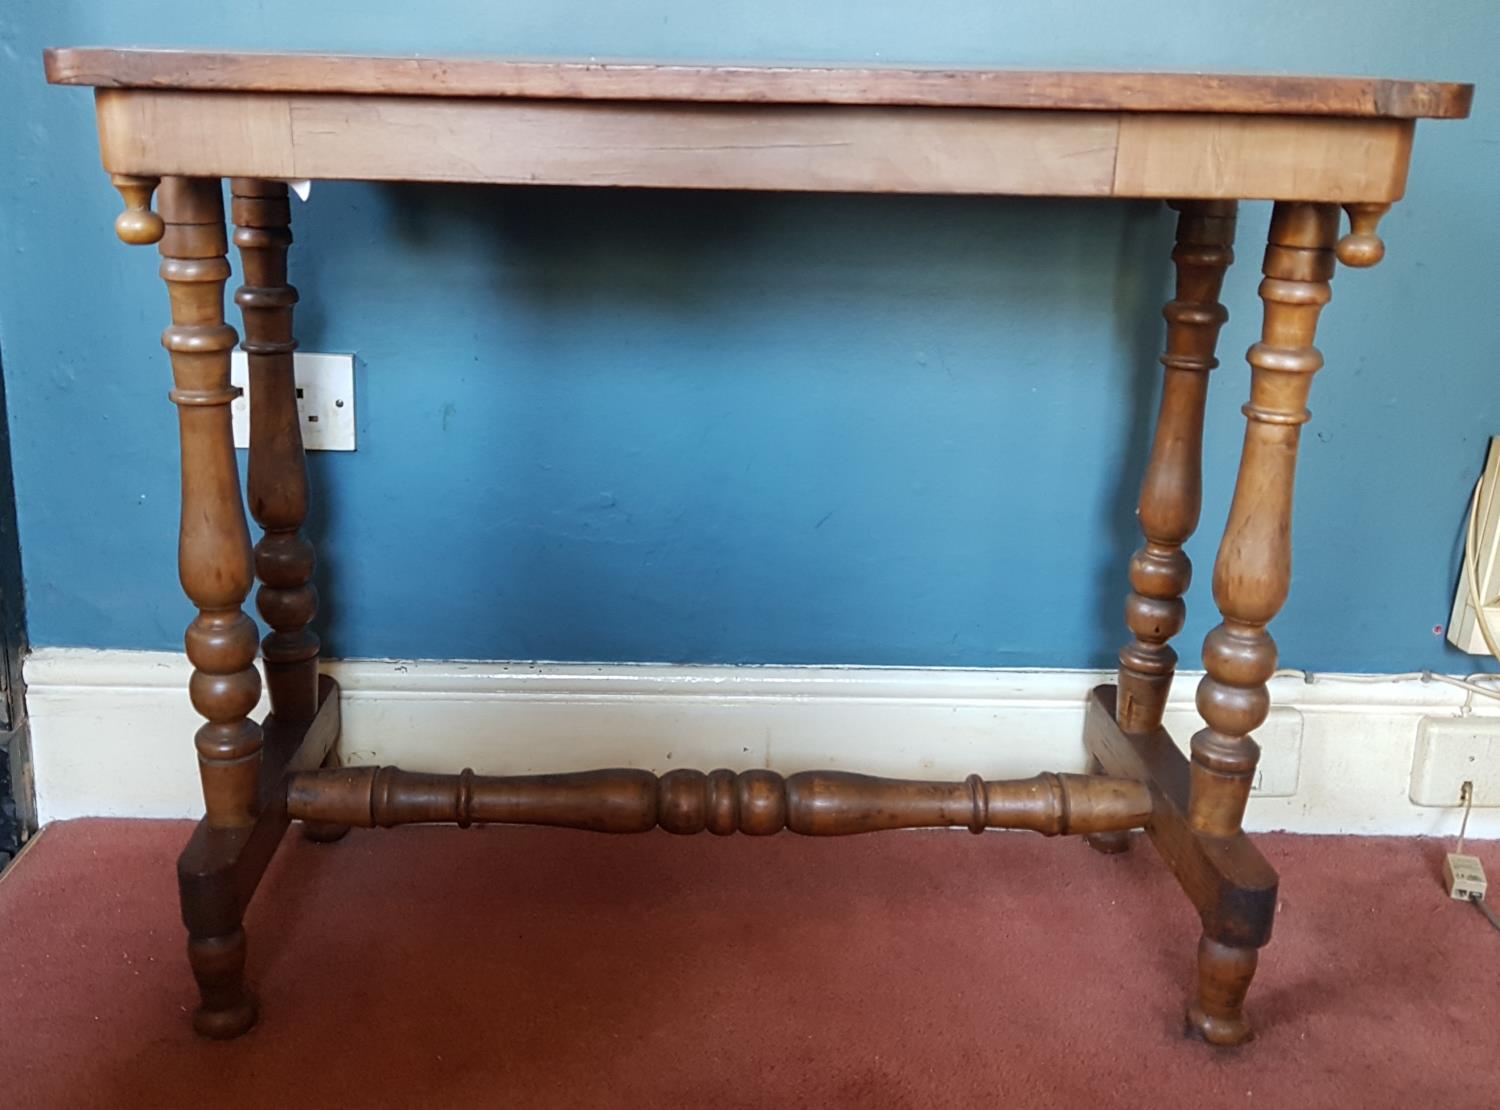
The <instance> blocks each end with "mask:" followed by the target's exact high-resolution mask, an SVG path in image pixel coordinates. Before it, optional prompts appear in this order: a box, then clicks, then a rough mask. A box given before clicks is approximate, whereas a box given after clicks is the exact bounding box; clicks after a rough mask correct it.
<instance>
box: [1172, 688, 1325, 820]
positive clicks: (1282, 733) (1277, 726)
mask: <svg viewBox="0 0 1500 1110" xmlns="http://www.w3.org/2000/svg"><path fill="white" fill-rule="evenodd" d="M1162 724H1163V725H1165V726H1166V729H1167V731H1168V732H1170V733H1171V734H1172V739H1173V740H1174V741H1175V742H1176V743H1177V746H1178V747H1180V748H1181V749H1182V750H1183V752H1184V753H1186V752H1187V751H1188V746H1189V744H1190V743H1191V742H1192V738H1193V733H1195V732H1197V731H1198V730H1199V729H1201V728H1202V727H1203V718H1202V717H1200V716H1198V714H1197V713H1196V712H1195V711H1194V710H1192V709H1169V710H1167V712H1166V715H1165V717H1164V718H1163V720H1162ZM1255 742H1256V743H1257V744H1259V745H1260V763H1259V764H1257V765H1256V768H1255V778H1254V779H1253V780H1252V781H1251V783H1250V794H1251V796H1252V797H1256V798H1290V797H1291V796H1292V795H1293V794H1295V793H1297V778H1298V775H1299V772H1300V771H1301V767H1302V714H1301V713H1299V712H1298V711H1297V710H1295V709H1290V708H1287V707H1286V706H1275V707H1273V708H1272V710H1271V712H1270V714H1268V715H1267V717H1266V720H1265V723H1264V724H1262V725H1261V726H1260V728H1258V729H1256V730H1255Z"/></svg>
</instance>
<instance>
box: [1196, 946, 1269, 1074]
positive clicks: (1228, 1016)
mask: <svg viewBox="0 0 1500 1110" xmlns="http://www.w3.org/2000/svg"><path fill="white" fill-rule="evenodd" d="M1259 959H1260V952H1259V950H1257V949H1254V948H1232V947H1230V946H1229V945H1227V944H1220V943H1219V942H1218V941H1216V940H1211V939H1209V938H1208V937H1203V938H1202V939H1200V940H1199V941H1198V990H1197V994H1196V996H1195V997H1194V998H1193V1000H1192V1001H1191V1002H1190V1003H1189V1004H1188V1010H1187V1032H1188V1034H1189V1035H1190V1036H1194V1037H1201V1038H1202V1039H1203V1040H1205V1041H1207V1042H1208V1043H1209V1044H1212V1045H1220V1046H1222V1047H1226V1048H1227V1047H1232V1046H1234V1045H1240V1044H1244V1043H1245V1042H1246V1041H1248V1040H1249V1039H1250V1038H1251V1037H1253V1036H1255V1031H1254V1030H1252V1029H1251V1028H1250V1022H1249V1021H1247V1020H1246V1018H1245V995H1246V993H1247V992H1248V991H1249V990H1250V980H1251V979H1253V978H1254V977H1255V965H1256V963H1257V962H1258V960H1259Z"/></svg>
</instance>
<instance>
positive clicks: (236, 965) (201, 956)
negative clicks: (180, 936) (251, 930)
mask: <svg viewBox="0 0 1500 1110" xmlns="http://www.w3.org/2000/svg"><path fill="white" fill-rule="evenodd" d="M188 962H189V963H190V964H192V968H193V978H194V979H196V980H197V981H198V991H199V993H200V994H201V995H202V998H203V1002H202V1004H201V1005H200V1006H199V1007H198V1009H197V1011H195V1012H194V1014H193V1028H194V1029H195V1030H197V1031H198V1033H199V1034H201V1035H202V1036H205V1037H210V1038H212V1039H213V1040H216V1041H227V1040H230V1039H231V1038H234V1037H238V1036H240V1035H241V1034H242V1033H246V1032H248V1031H249V1030H250V1027H251V1026H253V1025H254V1024H255V1018H256V1016H257V1013H258V1009H257V1006H256V1003H255V996H254V995H252V994H251V993H250V991H249V990H248V989H247V988H246V986H245V930H244V929H242V928H241V929H235V930H234V931H233V932H231V933H227V934H225V935H224V936H220V937H207V938H199V937H193V938H191V939H189V941H188Z"/></svg>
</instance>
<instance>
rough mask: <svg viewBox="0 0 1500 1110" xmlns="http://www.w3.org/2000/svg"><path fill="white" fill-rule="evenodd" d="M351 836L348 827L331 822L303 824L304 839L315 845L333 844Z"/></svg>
mask: <svg viewBox="0 0 1500 1110" xmlns="http://www.w3.org/2000/svg"><path fill="white" fill-rule="evenodd" d="M348 835H349V826H348V825H337V824H334V823H333V822H331V821H304V822H302V839H303V840H311V841H312V842H313V843H314V844H332V843H334V842H335V841H339V840H343V839H344V837H346V836H348Z"/></svg>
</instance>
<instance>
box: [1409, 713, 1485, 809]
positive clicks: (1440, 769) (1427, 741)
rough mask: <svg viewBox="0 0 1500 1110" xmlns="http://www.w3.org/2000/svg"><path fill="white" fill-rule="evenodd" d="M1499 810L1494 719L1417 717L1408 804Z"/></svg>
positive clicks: (1476, 717)
mask: <svg viewBox="0 0 1500 1110" xmlns="http://www.w3.org/2000/svg"><path fill="white" fill-rule="evenodd" d="M1466 782H1472V783H1473V784H1474V787H1473V793H1472V794H1471V795H1470V801H1471V804H1472V805H1474V806H1476V807H1478V806H1500V717H1478V716H1473V715H1471V716H1468V717H1423V718H1422V720H1421V722H1420V723H1419V724H1418V725H1417V747H1416V751H1415V752H1414V753H1413V755H1412V760H1411V800H1412V801H1413V802H1414V803H1415V804H1417V805H1419V806H1449V807H1451V806H1457V805H1462V804H1463V797H1462V794H1463V787H1464V783H1466Z"/></svg>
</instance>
